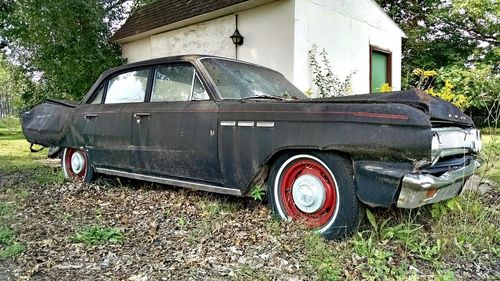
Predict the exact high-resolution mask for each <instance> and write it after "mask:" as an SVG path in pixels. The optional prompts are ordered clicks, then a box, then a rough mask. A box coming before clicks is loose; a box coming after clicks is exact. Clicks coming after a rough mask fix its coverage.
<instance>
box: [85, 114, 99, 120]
mask: <svg viewBox="0 0 500 281" xmlns="http://www.w3.org/2000/svg"><path fill="white" fill-rule="evenodd" d="M84 117H85V119H92V118H97V117H99V115H97V114H85V115H84Z"/></svg>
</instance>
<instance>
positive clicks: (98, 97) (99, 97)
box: [90, 86, 104, 104]
mask: <svg viewBox="0 0 500 281" xmlns="http://www.w3.org/2000/svg"><path fill="white" fill-rule="evenodd" d="M103 93H104V86H101V87H99V89H98V90H97V95H95V96H94V99H93V100H92V101H91V102H90V104H100V103H101V101H102V94H103Z"/></svg>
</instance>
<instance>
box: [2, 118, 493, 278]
mask: <svg viewBox="0 0 500 281" xmlns="http://www.w3.org/2000/svg"><path fill="white" fill-rule="evenodd" d="M9 122H12V123H8V124H7V123H6V122H4V123H2V122H0V280H11V279H31V278H35V279H49V280H69V279H76V280H78V279H81V276H85V278H88V279H89V280H109V279H117V280H127V279H129V280H160V279H162V278H163V279H162V280H186V279H189V278H192V279H211V280H220V279H225V280H227V279H229V280H270V279H273V280H274V279H279V280H281V279H283V280H289V279H293V278H295V279H297V280H339V279H340V280H344V279H349V280H457V279H459V280H479V279H495V278H499V277H500V271H499V267H498V265H499V264H500V232H499V231H498V225H500V209H499V203H500V191H499V188H498V187H495V188H492V189H491V190H490V191H488V192H487V193H486V194H484V195H479V194H477V193H473V192H466V193H464V194H463V195H462V196H460V197H457V198H454V199H451V200H449V201H446V202H442V203H438V204H434V205H432V206H425V207H422V208H418V209H414V210H399V209H378V208H376V209H371V208H370V209H368V210H367V215H368V218H369V219H367V220H366V222H365V224H364V225H363V226H362V227H361V229H360V230H359V232H358V233H356V234H355V235H354V236H353V237H351V238H349V239H347V240H345V241H341V242H336V241H325V240H324V239H322V238H321V237H319V236H318V235H317V234H315V233H313V232H311V231H308V230H306V229H304V228H302V227H301V226H300V225H298V224H294V223H285V222H281V221H277V220H275V219H273V218H272V215H271V212H270V211H269V208H268V207H267V206H266V204H265V203H263V202H259V201H254V200H252V199H250V198H235V197H230V196H220V195H213V194H209V193H203V192H193V191H189V190H185V189H179V188H173V187H168V186H162V185H156V184H150V183H144V182H139V181H132V180H126V179H117V178H112V177H106V178H99V179H98V180H97V181H96V183H94V184H76V183H71V182H64V180H63V177H62V173H61V172H60V169H59V167H57V162H53V161H47V159H46V157H45V156H46V151H42V152H40V153H30V152H29V145H28V143H27V142H26V141H25V140H24V139H23V138H22V136H21V135H20V134H19V127H18V123H17V124H16V122H15V121H9ZM483 140H484V150H483V152H482V158H483V159H484V162H483V166H482V167H481V168H480V170H479V171H478V173H480V175H482V176H484V177H485V178H489V179H491V180H494V181H496V182H497V183H498V182H500V167H499V162H500V136H499V135H485V136H483Z"/></svg>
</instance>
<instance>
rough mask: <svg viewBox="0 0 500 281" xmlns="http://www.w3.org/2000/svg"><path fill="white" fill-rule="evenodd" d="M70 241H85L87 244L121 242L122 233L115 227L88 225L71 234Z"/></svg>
mask: <svg viewBox="0 0 500 281" xmlns="http://www.w3.org/2000/svg"><path fill="white" fill-rule="evenodd" d="M70 239H71V241H73V242H77V243H85V244H87V245H98V244H103V243H106V242H108V241H109V242H111V243H121V242H123V239H124V238H123V234H122V233H121V231H120V229H118V228H116V227H103V226H90V227H87V228H85V229H83V230H82V231H79V232H77V233H76V234H75V235H74V236H72V237H71V238H70Z"/></svg>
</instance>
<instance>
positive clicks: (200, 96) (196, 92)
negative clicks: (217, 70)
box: [192, 75, 210, 100]
mask: <svg viewBox="0 0 500 281" xmlns="http://www.w3.org/2000/svg"><path fill="white" fill-rule="evenodd" d="M209 99H210V97H209V96H208V93H207V90H205V87H203V84H202V83H201V80H200V77H198V75H195V77H194V85H193V97H192V100H209Z"/></svg>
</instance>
